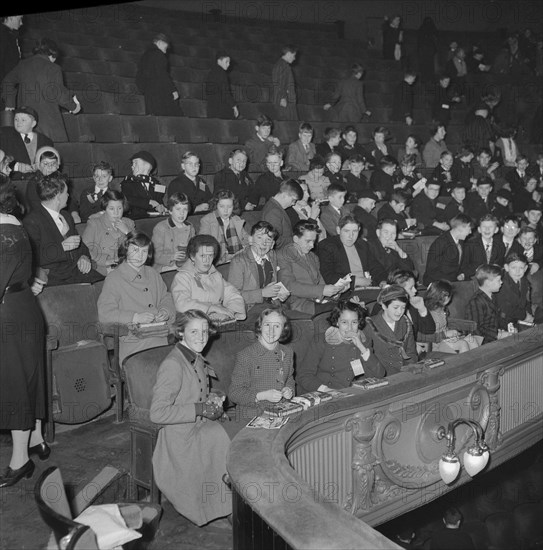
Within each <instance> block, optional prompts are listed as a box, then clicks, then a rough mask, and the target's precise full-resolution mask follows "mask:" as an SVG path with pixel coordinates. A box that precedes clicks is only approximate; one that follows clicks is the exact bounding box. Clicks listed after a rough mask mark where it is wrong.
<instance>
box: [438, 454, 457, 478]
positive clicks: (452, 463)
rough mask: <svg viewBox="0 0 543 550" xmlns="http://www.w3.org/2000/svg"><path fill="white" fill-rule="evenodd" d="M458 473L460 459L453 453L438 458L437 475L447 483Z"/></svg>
mask: <svg viewBox="0 0 543 550" xmlns="http://www.w3.org/2000/svg"><path fill="white" fill-rule="evenodd" d="M459 473H460V460H458V457H457V456H456V455H455V454H446V455H443V456H442V457H441V458H440V459H439V475H440V476H441V479H442V480H443V481H444V482H445V483H447V484H450V483H452V482H453V481H454V480H455V479H456V478H457V477H458V474H459Z"/></svg>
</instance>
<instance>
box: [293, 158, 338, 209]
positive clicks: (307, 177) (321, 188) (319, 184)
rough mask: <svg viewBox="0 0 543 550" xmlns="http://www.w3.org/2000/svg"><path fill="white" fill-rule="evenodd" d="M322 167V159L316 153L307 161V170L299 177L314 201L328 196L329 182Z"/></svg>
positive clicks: (323, 164) (323, 165)
mask: <svg viewBox="0 0 543 550" xmlns="http://www.w3.org/2000/svg"><path fill="white" fill-rule="evenodd" d="M324 168H325V163H324V159H323V158H322V157H321V156H319V155H316V156H314V157H313V158H312V159H311V160H310V161H309V172H308V173H307V174H304V175H303V176H300V178H299V179H300V181H303V182H305V183H306V184H307V187H308V188H309V195H310V197H311V198H312V199H313V200H314V201H322V200H324V199H325V198H326V197H327V196H328V187H330V183H331V182H330V180H329V179H328V178H327V177H326V176H325V175H324Z"/></svg>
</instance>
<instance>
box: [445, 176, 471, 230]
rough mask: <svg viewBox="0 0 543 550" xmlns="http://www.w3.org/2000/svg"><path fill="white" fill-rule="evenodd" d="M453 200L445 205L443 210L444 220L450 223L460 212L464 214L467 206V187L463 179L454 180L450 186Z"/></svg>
mask: <svg viewBox="0 0 543 550" xmlns="http://www.w3.org/2000/svg"><path fill="white" fill-rule="evenodd" d="M449 193H450V195H451V200H450V201H449V202H448V203H447V204H446V205H445V209H444V210H443V221H445V222H446V223H447V224H449V225H450V223H451V220H452V219H453V218H454V217H455V216H457V215H458V214H464V212H465V211H466V207H465V206H464V200H465V198H466V187H465V186H464V184H463V183H462V182H461V181H458V180H456V181H454V180H453V183H452V184H451V186H450V191H449Z"/></svg>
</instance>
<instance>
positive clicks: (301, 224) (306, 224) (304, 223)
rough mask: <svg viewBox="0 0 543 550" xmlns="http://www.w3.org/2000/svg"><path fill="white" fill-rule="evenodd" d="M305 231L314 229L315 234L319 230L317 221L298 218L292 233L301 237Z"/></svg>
mask: <svg viewBox="0 0 543 550" xmlns="http://www.w3.org/2000/svg"><path fill="white" fill-rule="evenodd" d="M306 231H316V232H317V235H318V234H319V233H320V232H321V230H320V229H319V226H318V224H317V222H314V221H311V220H300V221H298V222H296V223H295V224H294V227H293V228H292V234H293V235H294V236H295V237H303V234H304V233H305V232H306Z"/></svg>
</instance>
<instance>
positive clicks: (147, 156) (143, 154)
mask: <svg viewBox="0 0 543 550" xmlns="http://www.w3.org/2000/svg"><path fill="white" fill-rule="evenodd" d="M136 159H141V160H144V161H145V162H148V163H149V164H150V165H151V166H152V167H153V170H154V169H155V168H156V160H155V157H153V155H151V153H149V152H148V151H139V152H137V153H134V154H133V155H132V156H131V157H130V160H136Z"/></svg>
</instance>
